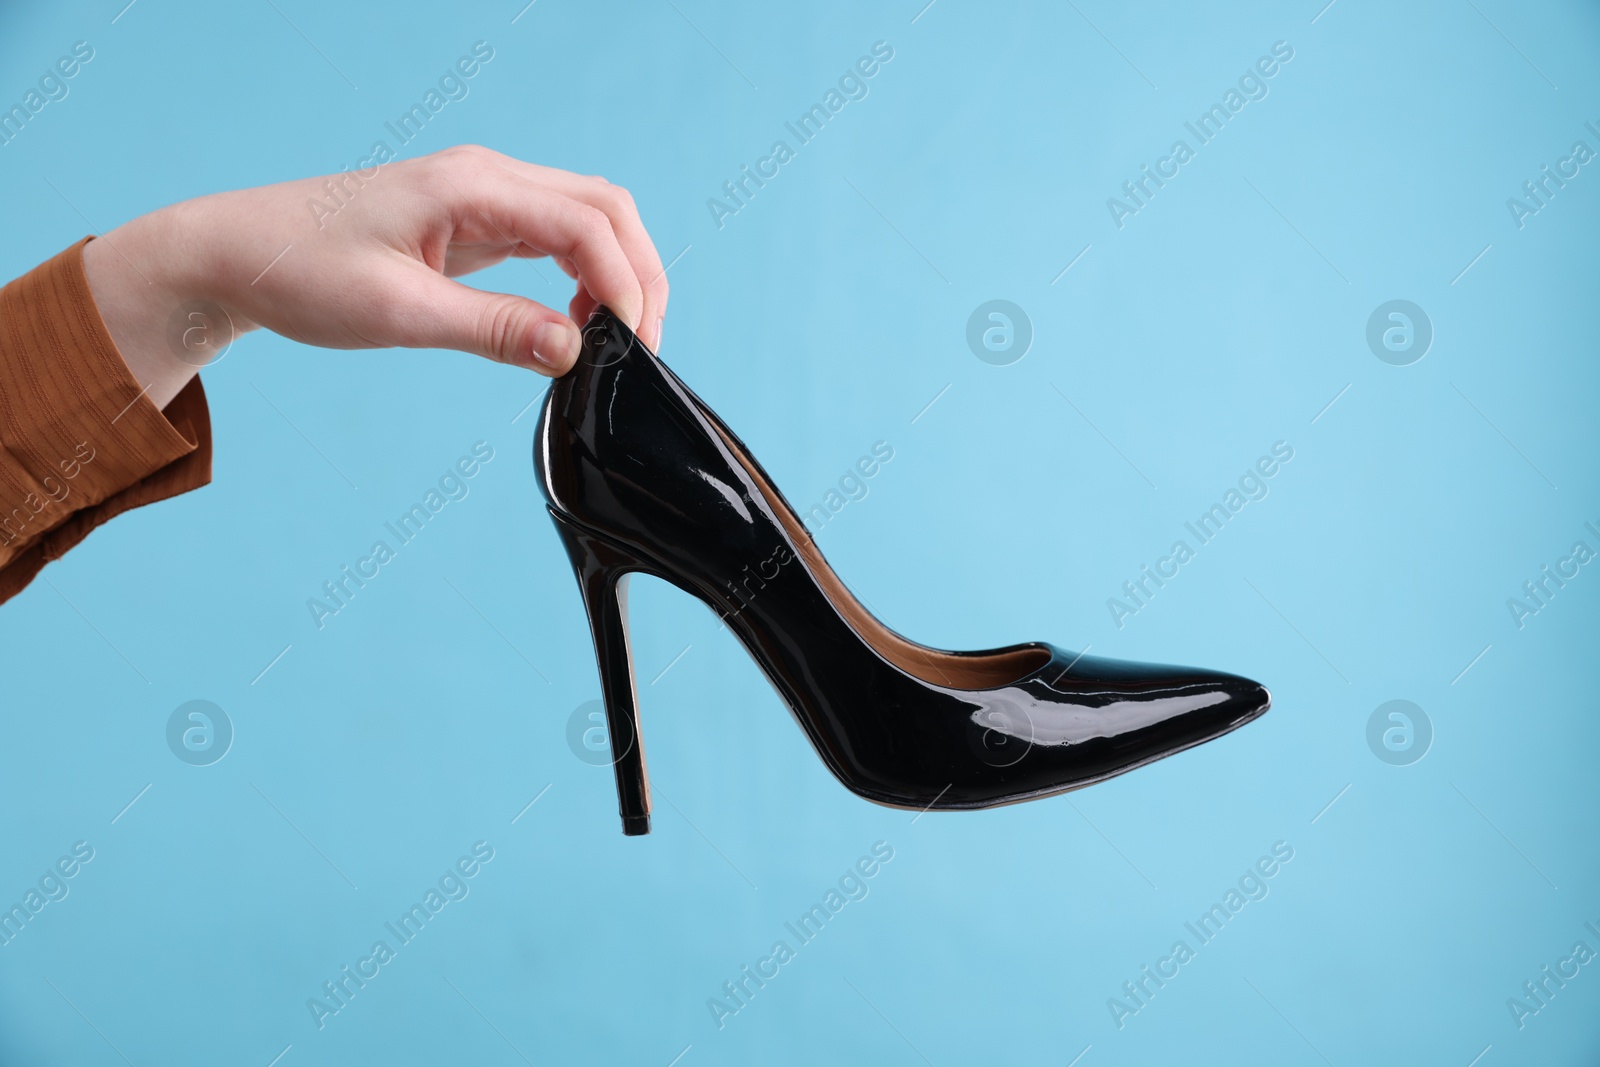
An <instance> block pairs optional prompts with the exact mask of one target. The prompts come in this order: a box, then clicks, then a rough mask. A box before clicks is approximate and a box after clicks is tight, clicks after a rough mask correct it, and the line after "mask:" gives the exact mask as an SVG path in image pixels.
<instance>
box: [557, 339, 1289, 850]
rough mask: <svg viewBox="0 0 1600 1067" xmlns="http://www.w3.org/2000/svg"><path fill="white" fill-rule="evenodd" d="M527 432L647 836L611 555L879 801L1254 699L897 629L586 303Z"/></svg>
mask: <svg viewBox="0 0 1600 1067" xmlns="http://www.w3.org/2000/svg"><path fill="white" fill-rule="evenodd" d="M533 447H534V464H535V467H536V470H537V473H538V476H539V487H540V489H542V490H543V491H544V495H545V499H546V500H547V501H548V502H549V505H550V514H551V516H552V517H553V518H554V519H555V522H556V528H557V529H558V530H560V531H561V537H562V540H563V541H564V542H565V543H566V546H567V552H568V554H569V555H570V556H571V557H572V565H573V569H574V570H575V571H576V572H577V575H578V584H579V586H580V587H581V589H582V591H583V602H584V606H585V607H586V608H587V609H588V612H589V626H590V629H591V630H592V631H593V633H594V646H595V658H596V660H597V661H598V663H599V667H600V681H601V685H602V688H603V690H604V693H605V702H606V719H607V721H608V722H609V723H610V728H611V744H612V752H613V754H614V757H615V767H616V774H617V795H618V798H619V800H620V804H621V810H622V828H623V832H624V833H626V834H644V833H648V832H649V830H650V816H649V810H650V794H649V786H648V785H647V784H646V781H645V770H644V751H643V743H642V740H641V738H640V734H639V712H638V694H637V692H636V690H635V687H634V681H633V671H632V668H631V667H630V665H629V657H628V634H627V610H626V600H625V594H624V590H625V587H624V585H623V583H624V582H625V581H626V579H627V575H628V573H629V572H631V571H646V572H648V573H650V574H653V575H655V576H657V577H659V578H662V579H665V580H666V581H669V582H671V583H672V584H674V585H676V586H677V587H678V588H680V589H682V590H683V591H685V592H687V593H689V594H690V595H692V596H695V597H698V598H700V599H701V600H703V601H705V602H706V604H707V605H709V606H710V607H711V609H712V610H713V611H715V612H716V613H717V614H718V615H720V616H722V618H723V620H724V621H725V622H726V623H727V625H728V628H729V629H730V630H731V631H732V632H733V634H734V635H735V636H736V637H738V639H739V641H740V642H741V643H742V644H743V645H744V647H745V649H746V651H748V652H749V653H750V656H751V658H752V659H754V660H755V661H756V663H757V664H758V665H759V666H760V667H761V669H762V671H763V672H765V674H766V676H767V679H768V680H769V681H770V682H771V683H772V686H773V688H774V689H776V690H777V692H778V695H779V696H780V697H781V698H782V700H783V702H784V703H785V704H787V705H788V707H789V710H790V711H791V712H792V713H793V715H794V717H795V719H796V721H797V722H798V723H799V725H800V728H801V729H802V730H803V731H804V732H805V735H806V737H807V739H809V740H810V742H811V744H812V747H813V748H814V749H815V750H816V752H817V755H818V756H819V757H820V758H821V759H822V762H823V763H824V764H825V765H826V766H827V768H828V770H829V771H831V772H832V773H833V775H834V777H836V778H838V779H839V781H840V782H841V783H843V784H844V786H845V787H846V788H847V789H849V790H850V791H851V792H853V793H856V794H857V795H859V796H862V797H865V798H866V799H868V800H871V801H875V802H876V803H879V804H888V805H891V806H894V807H902V808H913V809H921V810H924V811H926V810H930V809H933V810H941V811H953V810H969V809H975V808H991V807H995V806H997V805H1000V804H1011V803H1015V802H1017V801H1021V800H1032V799H1035V798H1038V797H1047V796H1054V795H1055V794H1058V793H1064V792H1067V791H1068V790H1071V789H1080V788H1082V787H1084V786H1087V785H1092V784H1094V783H1095V782H1100V781H1104V780H1105V779H1107V778H1111V777H1113V776H1115V775H1118V774H1124V773H1126V772H1128V771H1131V770H1133V769H1135V768H1137V767H1142V766H1144V765H1145V764H1147V763H1153V762H1154V761H1156V760H1158V759H1162V758H1164V757H1167V756H1170V755H1172V754H1174V753H1176V752H1181V751H1183V750H1184V749H1188V748H1193V747H1194V746H1196V745H1199V744H1203V743H1204V742H1206V741H1210V740H1212V739H1213V738H1217V737H1221V736H1222V735H1223V734H1226V733H1228V732H1230V731H1232V730H1236V729H1238V728H1239V727H1240V726H1243V725H1244V724H1245V723H1247V722H1250V721H1251V720H1252V719H1255V718H1258V717H1259V716H1260V715H1261V714H1262V713H1264V712H1265V711H1266V710H1267V708H1268V707H1269V706H1270V704H1271V696H1270V695H1269V694H1268V693H1267V690H1266V689H1265V687H1263V686H1262V685H1260V684H1259V683H1257V682H1253V681H1251V680H1250V679H1248V678H1242V677H1240V676H1239V675H1236V674H1224V673H1223V672H1221V671H1212V670H1204V669H1200V668H1195V667H1169V666H1159V665H1155V664H1147V663H1127V662H1122V661H1119V660H1112V659H1104V658H1102V657H1099V656H1085V655H1074V654H1072V653H1071V652H1068V651H1065V650H1063V649H1061V648H1058V647H1057V646H1055V645H1051V644H1047V643H1045V642H1043V641H1030V642H1027V643H1025V644H1017V645H1008V646H1006V647H1004V648H994V649H989V650H986V651H982V652H947V651H944V650H942V649H936V648H929V647H928V646H926V645H921V644H918V643H917V642H915V641H912V640H910V639H909V638H906V637H902V636H901V635H900V634H898V633H896V632H895V631H893V630H891V629H890V628H889V627H887V626H885V625H884V624H883V623H882V622H880V621H879V620H878V619H877V618H876V617H875V616H874V615H873V614H872V612H870V611H868V610H867V608H866V607H865V606H864V605H863V604H862V603H861V602H860V601H859V600H857V599H856V598H855V597H854V596H853V595H852V594H851V593H850V590H849V589H848V588H846V586H845V584H844V582H843V581H841V580H840V578H839V576H838V575H837V574H835V573H834V571H833V568H832V567H830V566H829V565H828V561H827V560H825V559H824V558H823V557H822V553H821V552H820V551H819V550H818V549H817V545H816V542H815V541H814V540H813V539H812V537H811V534H810V532H809V531H808V530H807V529H806V528H805V524H804V522H803V521H802V520H801V518H800V516H799V515H798V514H797V513H796V512H795V510H794V508H792V507H791V506H790V505H789V502H788V501H787V500H785V499H784V498H783V494H782V493H780V492H779V491H778V489H777V487H776V486H775V485H773V484H772V479H771V478H769V477H768V476H767V473H766V472H765V471H764V470H762V469H761V464H760V463H758V462H756V459H755V457H754V456H752V455H751V454H750V450H749V449H748V448H746V447H745V446H744V444H743V442H741V441H740V440H739V438H738V437H736V436H734V433H733V431H732V430H730V429H728V427H727V426H726V425H724V424H723V422H722V420H721V419H719V418H717V416H716V414H715V413H714V412H713V411H712V410H711V409H710V408H708V407H707V406H706V405H705V403H704V402H703V401H701V399H700V398H699V397H697V396H695V395H694V393H693V392H692V391H691V390H690V389H689V387H688V386H686V385H684V384H683V382H681V381H679V380H678V378H677V376H676V375H674V374H673V373H672V371H671V370H670V369H668V368H667V367H666V366H665V365H664V364H663V363H662V362H661V361H660V360H658V359H656V357H655V355H654V354H653V353H652V352H651V351H650V350H649V349H648V348H646V347H645V346H644V345H643V344H642V343H640V341H639V339H638V338H637V337H635V336H634V334H633V332H632V331H631V330H629V329H628V327H627V326H626V325H624V324H623V323H622V321H621V320H620V319H618V318H617V317H616V316H615V315H613V314H611V312H610V311H608V310H606V309H605V308H600V309H599V310H598V311H596V312H595V313H594V315H593V316H591V317H590V319H589V322H588V323H587V324H586V325H585V326H584V329H583V348H582V351H581V353H580V354H579V357H578V364H577V366H575V367H574V368H573V369H572V370H571V371H570V372H568V373H567V374H565V375H564V376H562V377H560V378H557V379H555V381H554V382H552V383H551V386H550V392H549V394H548V395H547V396H546V398H545V402H544V406H543V409H542V411H541V412H540V415H539V428H538V430H537V432H536V433H535V435H534V446H533ZM1045 488H1046V489H1050V488H1053V485H1052V484H1050V483H1047V484H1046V485H1045ZM1038 565H1039V566H1038V569H1040V570H1041V571H1043V570H1045V569H1047V568H1050V567H1054V566H1056V565H1057V561H1056V560H1040V561H1038ZM1041 584H1042V583H1041Z"/></svg>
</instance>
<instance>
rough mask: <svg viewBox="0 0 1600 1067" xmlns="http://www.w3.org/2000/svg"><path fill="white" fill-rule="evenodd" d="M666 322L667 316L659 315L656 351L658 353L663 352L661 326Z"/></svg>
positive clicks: (657, 319) (657, 318)
mask: <svg viewBox="0 0 1600 1067" xmlns="http://www.w3.org/2000/svg"><path fill="white" fill-rule="evenodd" d="M666 321H667V317H666V316H665V315H658V316H657V317H656V351H657V352H659V351H661V324H662V323H664V322H666Z"/></svg>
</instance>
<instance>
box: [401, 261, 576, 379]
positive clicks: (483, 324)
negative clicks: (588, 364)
mask: <svg viewBox="0 0 1600 1067" xmlns="http://www.w3.org/2000/svg"><path fill="white" fill-rule="evenodd" d="M415 311H416V314H417V319H416V321H415V325H416V326H417V327H418V334H419V336H418V337H417V341H416V344H415V347H419V348H453V349H456V350H457V351H461V352H471V353H473V354H474V355H479V356H483V357H484V358H485V359H492V360H494V361H496V362H498V363H510V364H512V365H514V366H518V367H531V368H532V369H534V370H536V371H538V372H539V373H541V374H547V375H549V376H550V377H553V378H555V377H560V376H561V375H563V374H565V373H566V372H567V371H568V370H570V369H571V368H572V365H573V363H575V362H577V359H578V349H579V347H580V345H581V339H580V337H579V334H578V327H577V324H575V323H574V322H573V321H572V320H571V319H569V318H568V317H567V316H565V315H563V314H561V313H560V312H559V311H553V310H551V309H550V308H547V307H545V306H544V305H543V304H541V303H539V302H538V301H536V300H529V299H527V298H526V297H521V296H513V295H511V294H509V293H493V292H486V291H485V290H482V289H474V288H473V287H472V286H470V285H462V284H461V283H460V282H457V281H454V280H452V279H450V278H446V277H445V276H444V275H442V274H434V273H432V272H431V271H430V272H429V274H428V278H427V281H426V282H425V284H424V285H423V286H422V292H421V294H420V299H419V300H418V302H417V306H416V309H415Z"/></svg>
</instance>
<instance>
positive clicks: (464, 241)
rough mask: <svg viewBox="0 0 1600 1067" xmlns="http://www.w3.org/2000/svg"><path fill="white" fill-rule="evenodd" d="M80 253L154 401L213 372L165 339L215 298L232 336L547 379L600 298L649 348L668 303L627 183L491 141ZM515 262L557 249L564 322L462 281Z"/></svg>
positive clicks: (222, 208) (215, 207) (122, 231)
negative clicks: (497, 147)
mask: <svg viewBox="0 0 1600 1067" xmlns="http://www.w3.org/2000/svg"><path fill="white" fill-rule="evenodd" d="M314 202H320V204H321V205H322V206H321V207H320V208H314V207H313V203H314ZM83 255H84V269H85V271H86V272H87V274H88V277H89V285H90V288H91V289H92V290H93V293H94V298H95V303H96V305H97V306H98V307H99V308H100V312H101V315H102V316H103V317H104V319H105V322H106V326H107V328H108V329H109V330H110V332H111V336H112V338H113V339H114V340H115V341H116V342H117V347H118V349H119V350H120V351H121V352H122V354H123V357H124V358H125V359H126V360H127V362H128V365H129V368H130V369H131V370H132V371H133V373H134V376H135V377H136V378H138V379H139V381H140V383H141V384H143V385H145V386H147V391H148V395H149V396H150V398H151V399H152V400H153V401H154V402H155V403H156V404H157V406H165V404H166V403H167V401H168V400H170V399H171V398H172V397H173V396H175V395H177V393H178V391H179V390H180V389H181V388H182V387H183V386H184V384H185V383H186V382H187V381H188V380H189V378H191V377H192V376H193V375H194V373H195V371H196V369H197V365H198V364H200V363H202V362H204V359H203V358H200V359H196V358H195V357H194V355H193V354H192V353H190V352H183V351H182V350H179V351H174V347H175V346H174V345H173V344H172V343H171V342H170V341H169V334H170V331H171V324H172V320H173V316H174V314H175V313H177V314H180V315H181V314H182V311H181V310H180V309H183V308H185V307H191V306H195V305H197V304H198V303H200V302H204V301H210V302H213V303H215V304H217V305H220V306H221V307H222V308H223V309H225V310H226V311H227V313H228V316H229V318H231V319H232V324H233V328H234V331H235V333H238V332H243V331H245V330H250V329H254V328H255V327H257V326H265V327H266V328H267V329H269V330H272V331H274V332H275V333H280V334H283V335H284V336H285V337H290V338H293V339H294V340H296V341H301V342H303V343H305V344H310V345H319V346H321V347H324V348H387V347H395V346H398V347H407V348H455V349H460V350H462V351H466V352H473V353H476V354H477V355H480V356H484V357H486V358H488V359H493V360H497V361H499V362H502V363H512V364H516V365H518V366H524V367H532V368H533V369H535V370H538V371H539V372H541V373H543V374H548V375H551V376H557V375H560V374H562V373H564V372H565V371H566V370H567V369H569V368H570V367H571V366H572V364H573V362H574V360H576V358H577V355H578V348H579V336H578V324H580V323H582V322H583V321H584V320H585V319H586V318H588V316H589V313H590V312H592V311H593V310H594V309H595V307H596V306H598V305H599V304H605V305H606V306H607V307H609V308H611V310H613V311H614V312H616V313H617V314H618V315H619V316H620V317H621V318H622V320H623V321H624V322H626V323H627V324H628V325H629V326H630V327H632V328H633V329H634V330H635V331H636V332H637V333H638V334H639V337H640V339H641V340H642V341H644V343H645V344H647V345H649V346H650V347H651V348H656V347H658V346H659V345H660V342H661V321H662V317H663V315H664V314H665V312H666V306H667V279H666V273H665V271H664V270H663V269H662V266H661V257H660V256H659V255H658V254H657V252H656V249H655V246H654V245H653V244H652V243H651V241H650V236H649V234H647V233H646V232H645V229H644V224H643V223H642V222H640V220H639V213H638V211H637V209H636V208H635V207H634V204H633V198H632V197H630V196H629V195H628V193H627V191H626V190H625V189H623V188H621V187H620V186H616V185H612V184H610V183H609V182H607V181H606V180H605V179H603V178H594V177H586V176H583V175H578V174H571V173H568V172H566V171H562V170H554V169H551V168H549V167H541V166H537V165H535V164H532V163H523V162H521V161H520V160H515V159H512V158H510V157H508V156H503V155H501V154H500V153H498V152H493V151H490V150H489V149H487V148H479V147H477V146H461V147H456V148H448V149H445V150H444V151H442V152H436V153H434V154H433V155H430V156H423V157H421V158H419V159H411V160H398V161H395V162H392V163H386V164H383V165H382V166H381V168H378V169H377V173H376V174H373V173H372V172H371V171H362V172H346V173H343V174H336V175H331V176H329V177H325V178H307V179H304V180H302V181H294V182H285V183H283V184H280V185H268V186H262V187H261V188H258V189H244V190H240V191H238V192H231V193H218V194H216V195H213V196H205V197H201V198H199V199H197V200H188V201H184V202H183V203H179V204H174V205H172V206H171V207H166V208H162V209H161V210H159V211H155V212H152V213H151V214H149V215H144V216H141V217H140V218H137V219H134V220H133V221H132V222H129V223H127V224H126V225H124V226H120V227H118V228H117V229H115V230H113V231H111V232H110V233H108V234H106V235H105V237H104V238H103V239H100V240H95V241H90V242H89V243H88V245H86V246H85V247H84V253H83ZM508 256H518V257H528V258H533V257H540V256H548V257H550V258H551V259H552V260H554V261H555V263H556V264H557V265H558V266H559V267H560V268H561V269H562V270H563V271H565V272H566V273H567V274H568V275H570V276H571V277H572V278H574V279H575V280H576V281H577V283H578V289H577V295H576V296H574V297H573V299H572V302H571V303H570V304H569V305H568V308H567V312H568V313H567V314H565V315H563V314H561V313H560V312H558V311H554V310H552V309H550V308H548V307H545V306H544V305H543V304H540V303H537V302H535V301H533V300H529V299H526V298H525V297H520V296H511V295H507V294H504V293H490V292H484V291H482V290H478V289H473V288H470V287H468V286H465V285H462V284H460V283H458V282H455V281H452V280H451V279H452V278H454V277H456V276H458V275H462V274H470V273H471V272H473V271H475V270H479V269H481V268H483V267H487V266H490V265H491V264H495V263H499V262H500V261H501V260H504V259H505V258H506V257H508ZM180 334H181V331H180Z"/></svg>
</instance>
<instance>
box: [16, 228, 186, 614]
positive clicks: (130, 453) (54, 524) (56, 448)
mask: <svg viewBox="0 0 1600 1067" xmlns="http://www.w3.org/2000/svg"><path fill="white" fill-rule="evenodd" d="M91 240H93V238H92V237H85V238H84V239H83V240H81V241H79V242H78V243H77V244H75V245H73V246H72V247H71V248H68V249H67V250H66V251H64V252H62V253H61V254H60V255H58V256H56V257H54V258H53V259H50V260H48V261H46V262H45V263H42V264H40V265H39V266H37V267H35V268H34V269H33V270H31V271H29V272H28V273H27V274H24V275H23V276H22V277H20V278H18V279H17V280H16V281H13V282H12V283H11V284H9V285H7V286H6V287H5V288H3V289H0V602H3V601H5V600H8V599H10V598H11V597H13V596H15V595H16V594H17V593H19V592H20V591H21V590H22V589H23V587H24V586H26V585H27V584H28V583H29V582H31V581H32V580H33V576H34V575H36V574H38V573H39V571H40V570H41V569H42V568H43V567H44V565H45V564H46V563H48V562H50V561H51V560H53V559H59V558H60V557H61V556H62V554H63V553H65V552H66V551H67V550H68V549H69V548H71V547H72V546H74V545H76V544H77V543H78V542H79V541H82V540H83V539H84V538H85V537H87V536H88V535H89V531H90V530H93V529H94V528H95V527H96V526H99V525H100V524H101V523H103V522H105V521H106V520H108V519H110V518H112V517H113V516H116V515H120V514H122V513H123V512H124V511H127V510H129V509H130V508H136V507H139V506H140V505H142V504H151V503H154V502H155V501H157V500H165V499H166V498H167V497H170V496H177V495H178V494H179V493H184V492H188V491H189V490H190V489H197V488H199V487H200V486H202V485H205V484H207V483H208V482H210V481H211V416H210V413H209V411H208V410H207V408H206V396H205V391H204V390H203V389H202V388H201V387H200V379H199V377H195V378H192V379H190V381H189V384H188V385H186V386H184V387H183V390H182V391H181V392H179V393H178V395H177V396H175V397H174V398H173V399H172V402H171V403H170V404H168V405H167V406H166V409H165V410H160V409H157V407H156V406H155V404H154V403H152V402H151V401H150V400H149V399H147V398H146V397H145V395H144V392H143V389H142V388H141V387H140V385H139V382H138V381H137V380H136V379H135V378H134V377H133V374H132V373H131V372H130V371H129V370H128V366H127V364H126V363H125V362H124V361H123V359H122V355H121V353H119V352H118V351H117V346H116V343H115V342H113V341H112V339H111V335H110V334H109V333H108V332H107V331H106V326H105V323H104V321H102V320H101V318H100V312H99V310H98V309H97V308H96V307H95V303H94V297H93V295H92V294H91V293H90V291H89V280H88V277H87V276H86V275H85V274H84V271H83V246H84V245H86V244H88V243H89V242H90V241H91Z"/></svg>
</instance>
